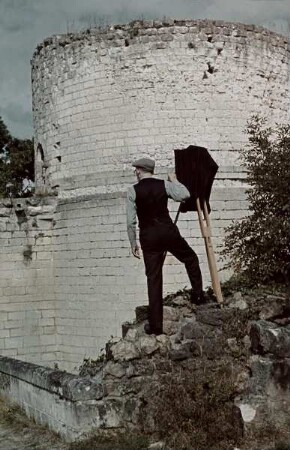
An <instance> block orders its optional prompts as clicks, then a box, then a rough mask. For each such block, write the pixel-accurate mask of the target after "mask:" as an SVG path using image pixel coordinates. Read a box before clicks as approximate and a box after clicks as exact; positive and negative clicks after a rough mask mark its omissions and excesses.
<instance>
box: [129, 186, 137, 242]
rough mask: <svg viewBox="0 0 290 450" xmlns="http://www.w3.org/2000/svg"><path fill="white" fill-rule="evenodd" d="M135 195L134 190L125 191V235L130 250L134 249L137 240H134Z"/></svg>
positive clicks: (131, 188) (135, 221)
mask: <svg viewBox="0 0 290 450" xmlns="http://www.w3.org/2000/svg"><path fill="white" fill-rule="evenodd" d="M135 200H136V193H135V189H134V188H133V187H130V188H129V189H128V191H127V203H126V210H127V233H128V238H129V241H130V244H131V248H134V247H136V245H137V240H136V223H137V219H136V202H135Z"/></svg>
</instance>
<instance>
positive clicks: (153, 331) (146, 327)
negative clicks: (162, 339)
mask: <svg viewBox="0 0 290 450" xmlns="http://www.w3.org/2000/svg"><path fill="white" fill-rule="evenodd" d="M144 331H145V333H146V334H155V335H156V336H159V335H160V334H162V331H160V330H159V331H157V330H156V331H155V330H152V329H151V327H150V325H149V323H145V325H144Z"/></svg>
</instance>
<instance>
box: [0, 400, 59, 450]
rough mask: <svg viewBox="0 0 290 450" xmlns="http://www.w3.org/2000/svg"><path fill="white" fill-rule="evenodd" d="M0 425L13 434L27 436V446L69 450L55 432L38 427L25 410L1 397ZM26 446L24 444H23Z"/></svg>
mask: <svg viewBox="0 0 290 450" xmlns="http://www.w3.org/2000/svg"><path fill="white" fill-rule="evenodd" d="M0 425H2V426H4V427H5V428H7V429H9V430H11V432H12V433H13V434H19V435H21V436H24V435H25V445H28V443H29V447H25V448H31V449H33V448H34V447H37V448H39V450H40V449H41V448H42V447H40V444H45V445H46V447H43V448H49V446H51V448H52V447H53V446H54V448H55V449H56V448H58V449H59V450H61V449H63V450H67V444H66V443H64V442H63V441H62V440H61V438H60V437H59V436H58V435H57V434H56V433H54V432H53V431H50V430H48V429H47V428H46V427H44V426H41V425H38V424H36V423H35V421H34V420H33V419H30V418H29V417H27V416H26V414H25V413H24V412H23V410H22V409H21V408H20V407H19V406H18V405H15V404H12V403H10V402H8V401H7V400H4V399H3V398H2V397H0ZM23 445H24V443H23Z"/></svg>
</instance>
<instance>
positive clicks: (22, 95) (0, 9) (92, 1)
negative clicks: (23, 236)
mask: <svg viewBox="0 0 290 450" xmlns="http://www.w3.org/2000/svg"><path fill="white" fill-rule="evenodd" d="M289 15H290V13H289V3H288V0H146V1H144V0H107V1H104V0H82V1H79V0H0V42H1V44H0V60H1V64H0V80H1V83H0V115H1V116H2V117H3V119H4V121H5V123H6V124H7V125H8V127H9V129H10V130H11V132H12V133H13V134H14V135H16V136H19V137H30V136H31V135H32V126H31V123H32V119H31V86H30V59H31V56H32V54H33V51H34V49H35V47H36V45H37V44H38V43H39V42H41V41H43V39H45V38H46V37H48V36H50V35H52V34H56V33H67V32H68V31H70V32H71V31H76V30H79V29H84V28H88V27H92V26H96V25H100V24H110V23H125V22H128V21H130V20H134V19H141V18H144V19H145V18H158V17H159V18H162V17H175V18H194V19H204V18H208V19H221V20H228V21H236V22H245V23H254V24H258V25H264V26H267V27H268V28H270V29H272V30H274V31H277V32H282V33H284V34H286V35H287V34H288V35H289V23H290V18H289Z"/></svg>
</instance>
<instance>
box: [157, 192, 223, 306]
mask: <svg viewBox="0 0 290 450" xmlns="http://www.w3.org/2000/svg"><path fill="white" fill-rule="evenodd" d="M196 206H197V214H198V220H199V225H200V230H201V234H202V237H203V238H204V243H205V248H206V255H207V260H208V267H209V272H210V277H211V284H212V289H213V291H214V294H215V296H216V298H217V301H218V303H220V304H222V303H223V301H224V300H223V296H222V291H221V285H220V281H219V277H218V271H217V266H216V261H215V255H214V251H213V245H212V240H211V226H210V219H209V213H208V209H207V204H206V201H204V211H202V209H201V207H200V201H199V198H197V199H196ZM203 213H204V215H203ZM179 214H180V206H179V208H178V211H177V214H176V217H175V220H174V224H175V225H176V224H177V221H178V217H179ZM165 258H166V252H165V253H164V256H163V262H164V261H165Z"/></svg>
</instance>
